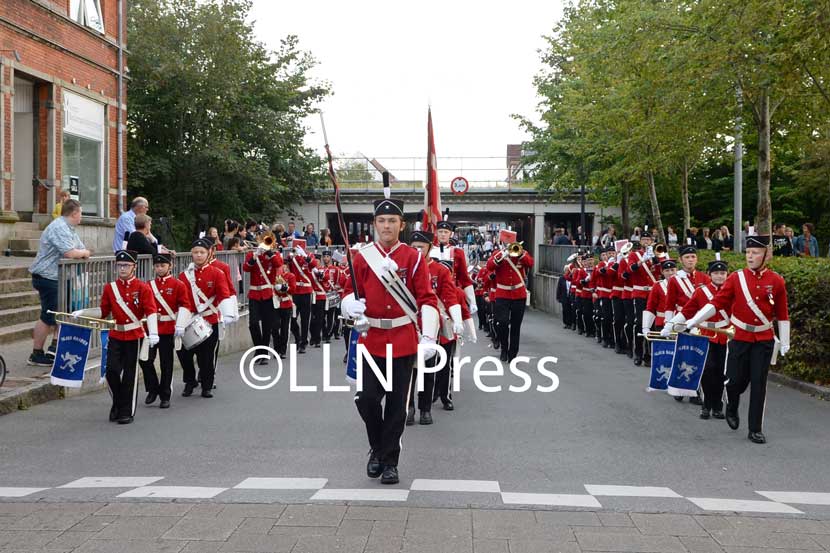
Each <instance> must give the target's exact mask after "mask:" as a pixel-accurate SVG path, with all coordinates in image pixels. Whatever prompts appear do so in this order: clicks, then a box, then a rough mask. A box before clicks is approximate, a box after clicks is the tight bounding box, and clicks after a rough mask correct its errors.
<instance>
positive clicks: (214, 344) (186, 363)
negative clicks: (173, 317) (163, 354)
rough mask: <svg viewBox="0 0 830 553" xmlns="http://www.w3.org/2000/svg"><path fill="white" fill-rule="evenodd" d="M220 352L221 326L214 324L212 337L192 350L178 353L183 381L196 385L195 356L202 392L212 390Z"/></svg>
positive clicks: (182, 350) (183, 350)
mask: <svg viewBox="0 0 830 553" xmlns="http://www.w3.org/2000/svg"><path fill="white" fill-rule="evenodd" d="M218 352H219V324H218V323H214V325H213V332H211V334H210V337H209V338H208V339H207V340H205V341H204V342H202V343H201V344H199V345H198V346H196V347H195V348H193V349H191V350H186V349H184V348H182V349H180V350H179V351H178V352H177V353H178V355H179V363H180V364H181V366H182V381H183V382H184V383H185V384H193V385H195V384H196V367H195V366H194V365H193V356H194V355H195V356H196V362H197V363H198V364H199V381H200V382H201V384H202V390H212V389H213V381H214V379H215V378H216V357H217V355H218Z"/></svg>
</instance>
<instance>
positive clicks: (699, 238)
mask: <svg viewBox="0 0 830 553" xmlns="http://www.w3.org/2000/svg"><path fill="white" fill-rule="evenodd" d="M694 244H695V247H696V248H697V249H699V250H707V249H709V248H707V247H706V240H705V239H704V237H703V228H702V227H701V228H699V229H697V232H696V233H695V239H694Z"/></svg>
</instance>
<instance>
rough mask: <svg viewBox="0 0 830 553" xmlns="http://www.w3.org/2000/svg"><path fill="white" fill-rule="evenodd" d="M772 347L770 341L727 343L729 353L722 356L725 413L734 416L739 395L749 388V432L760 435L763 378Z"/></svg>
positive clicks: (772, 342) (772, 343)
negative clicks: (724, 379)
mask: <svg viewBox="0 0 830 553" xmlns="http://www.w3.org/2000/svg"><path fill="white" fill-rule="evenodd" d="M774 346H775V342H774V341H773V340H766V341H764V342H742V341H738V340H731V341H730V342H729V346H728V347H729V353H728V354H727V356H726V397H727V406H726V409H727V411H729V412H730V413H737V412H738V404H739V403H740V401H741V394H742V393H744V392H745V391H746V389H747V387H749V388H750V390H749V391H750V394H749V431H750V432H761V427H762V426H763V424H764V405H765V404H766V400H767V375H768V374H769V364H770V360H771V359H772V351H773V349H774Z"/></svg>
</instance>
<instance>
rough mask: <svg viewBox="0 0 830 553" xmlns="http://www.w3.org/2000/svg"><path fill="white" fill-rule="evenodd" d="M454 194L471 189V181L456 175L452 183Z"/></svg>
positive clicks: (451, 187)
mask: <svg viewBox="0 0 830 553" xmlns="http://www.w3.org/2000/svg"><path fill="white" fill-rule="evenodd" d="M450 189H451V190H452V193H453V194H464V193H465V192H467V190H469V189H470V183H469V182H468V181H467V179H465V178H464V177H455V178H454V179H452V182H451V183H450Z"/></svg>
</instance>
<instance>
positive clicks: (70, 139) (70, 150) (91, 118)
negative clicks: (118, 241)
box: [61, 90, 106, 217]
mask: <svg viewBox="0 0 830 553" xmlns="http://www.w3.org/2000/svg"><path fill="white" fill-rule="evenodd" d="M104 113H105V112H104V105H103V104H100V103H98V102H95V101H93V100H90V99H88V98H85V97H83V96H80V95H78V94H73V93H71V92H68V91H66V90H64V91H63V156H62V160H63V164H62V171H61V176H62V185H63V188H64V189H66V190H69V191H70V194H72V196H73V199H76V200H78V201H80V202H81V207H82V209H83V211H84V215H92V216H97V217H104V216H106V212H105V210H104V205H105V204H104V198H105V197H106V194H105V187H104V182H105V179H104V175H105V171H104V137H105V132H104V131H105V128H104V125H105V123H104ZM75 179H77V196H75V193H76V192H75V190H73V188H74V187H73V186H71V184H74V182H75Z"/></svg>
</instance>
